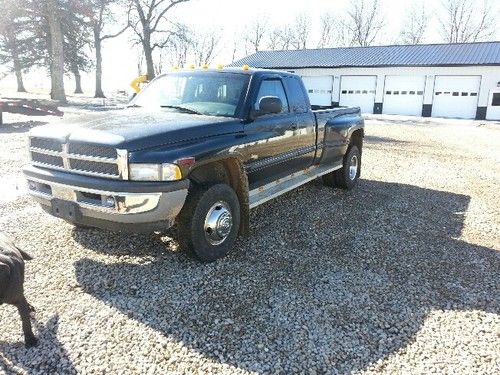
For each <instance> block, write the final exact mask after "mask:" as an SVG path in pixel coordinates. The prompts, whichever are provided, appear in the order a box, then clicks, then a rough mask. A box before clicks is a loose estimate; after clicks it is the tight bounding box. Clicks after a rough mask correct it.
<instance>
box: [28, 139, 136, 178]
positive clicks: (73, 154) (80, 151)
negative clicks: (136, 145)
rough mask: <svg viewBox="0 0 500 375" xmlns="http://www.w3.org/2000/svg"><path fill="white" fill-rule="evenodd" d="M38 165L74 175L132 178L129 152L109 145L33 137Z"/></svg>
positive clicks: (33, 147) (32, 144) (31, 146)
mask: <svg viewBox="0 0 500 375" xmlns="http://www.w3.org/2000/svg"><path fill="white" fill-rule="evenodd" d="M30 155H31V160H32V162H33V164H34V165H39V166H42V167H44V168H51V169H58V170H66V171H71V172H74V173H79V174H85V175H91V176H99V177H107V178H121V179H128V168H127V151H125V150H117V149H115V148H112V147H109V146H101V145H90V144H84V143H61V142H59V141H57V140H55V139H49V138H39V137H32V138H30Z"/></svg>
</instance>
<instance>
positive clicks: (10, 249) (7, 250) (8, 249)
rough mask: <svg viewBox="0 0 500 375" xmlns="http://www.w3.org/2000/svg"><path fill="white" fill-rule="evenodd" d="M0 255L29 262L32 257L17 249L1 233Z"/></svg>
mask: <svg viewBox="0 0 500 375" xmlns="http://www.w3.org/2000/svg"><path fill="white" fill-rule="evenodd" d="M0 253H2V254H4V255H6V256H10V257H18V258H21V259H24V260H31V259H33V257H32V256H31V255H30V254H28V253H27V252H25V251H23V250H21V249H19V248H18V247H17V246H16V245H14V243H13V242H12V241H11V240H10V239H8V238H7V236H5V235H4V234H3V233H0Z"/></svg>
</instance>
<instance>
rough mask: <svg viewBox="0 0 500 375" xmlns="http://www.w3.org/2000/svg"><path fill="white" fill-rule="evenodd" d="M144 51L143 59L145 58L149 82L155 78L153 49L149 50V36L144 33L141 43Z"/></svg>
mask: <svg viewBox="0 0 500 375" xmlns="http://www.w3.org/2000/svg"><path fill="white" fill-rule="evenodd" d="M142 47H143V49H144V57H145V58H146V68H147V70H148V71H147V75H148V80H149V81H151V80H152V79H153V78H154V77H155V64H154V62H153V49H152V48H151V36H150V35H147V34H146V33H145V35H144V39H143V41H142Z"/></svg>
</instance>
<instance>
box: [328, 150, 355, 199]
mask: <svg viewBox="0 0 500 375" xmlns="http://www.w3.org/2000/svg"><path fill="white" fill-rule="evenodd" d="M360 174H361V153H360V152H359V149H358V147H357V146H351V147H349V149H348V150H347V154H346V155H345V156H344V161H343V164H342V168H341V169H338V170H336V171H333V172H331V173H328V174H326V175H324V176H323V184H325V185H326V186H333V187H339V188H341V189H345V190H351V189H352V188H353V187H354V186H356V184H357V182H358V179H359V176H360Z"/></svg>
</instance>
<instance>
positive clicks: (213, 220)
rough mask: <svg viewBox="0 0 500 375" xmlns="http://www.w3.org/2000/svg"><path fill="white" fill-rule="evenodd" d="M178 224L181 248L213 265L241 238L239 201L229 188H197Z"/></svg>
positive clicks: (191, 194)
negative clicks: (239, 234) (239, 232)
mask: <svg viewBox="0 0 500 375" xmlns="http://www.w3.org/2000/svg"><path fill="white" fill-rule="evenodd" d="M177 224H178V240H179V244H180V246H181V248H183V249H185V250H187V251H188V252H189V253H190V254H192V255H194V256H196V257H197V258H198V259H200V260H201V261H203V262H213V261H215V260H217V259H219V258H222V257H224V256H225V255H227V253H229V251H231V250H232V248H233V246H234V242H235V240H236V237H237V236H238V231H239V227H240V204H239V201H238V197H237V195H236V193H235V192H234V190H233V189H232V188H231V187H230V186H228V185H226V184H222V183H217V184H204V185H193V186H192V187H191V188H190V191H189V194H188V197H187V200H186V203H185V204H184V207H183V208H182V210H181V212H180V214H179V216H178V221H177Z"/></svg>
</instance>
